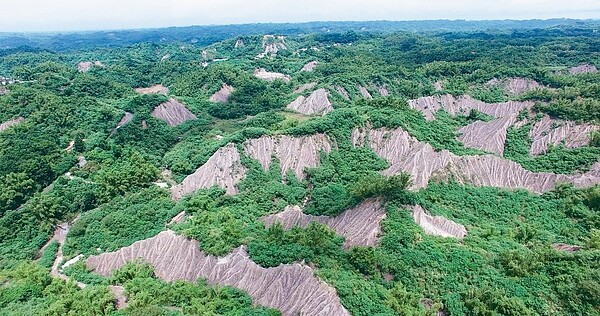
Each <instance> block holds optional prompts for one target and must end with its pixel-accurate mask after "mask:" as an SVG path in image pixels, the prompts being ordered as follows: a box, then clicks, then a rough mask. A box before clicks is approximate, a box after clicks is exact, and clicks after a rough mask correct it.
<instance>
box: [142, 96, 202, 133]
mask: <svg viewBox="0 0 600 316" xmlns="http://www.w3.org/2000/svg"><path fill="white" fill-rule="evenodd" d="M151 115H152V116H153V117H155V118H157V119H160V120H163V121H165V122H167V124H169V126H177V125H180V124H183V123H185V122H187V121H191V120H195V119H196V115H194V113H192V112H190V110H188V109H187V108H186V107H185V105H183V104H181V103H179V102H177V100H175V99H173V98H171V99H169V101H167V102H165V103H163V104H160V105H159V106H157V107H156V108H154V110H153V111H152V113H151Z"/></svg>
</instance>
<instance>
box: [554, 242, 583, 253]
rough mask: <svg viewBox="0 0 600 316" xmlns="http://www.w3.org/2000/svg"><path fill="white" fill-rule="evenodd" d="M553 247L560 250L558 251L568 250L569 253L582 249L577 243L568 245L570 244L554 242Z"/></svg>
mask: <svg viewBox="0 0 600 316" xmlns="http://www.w3.org/2000/svg"><path fill="white" fill-rule="evenodd" d="M552 248H554V249H556V250H558V251H564V252H568V253H575V252H577V251H580V250H581V247H580V246H575V245H568V244H560V243H559V244H553V245H552Z"/></svg>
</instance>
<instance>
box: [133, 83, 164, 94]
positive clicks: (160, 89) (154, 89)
mask: <svg viewBox="0 0 600 316" xmlns="http://www.w3.org/2000/svg"><path fill="white" fill-rule="evenodd" d="M135 92H137V93H139V94H164V95H167V94H168V93H169V88H167V87H165V86H163V85H162V84H157V85H154V86H151V87H148V88H136V89H135Z"/></svg>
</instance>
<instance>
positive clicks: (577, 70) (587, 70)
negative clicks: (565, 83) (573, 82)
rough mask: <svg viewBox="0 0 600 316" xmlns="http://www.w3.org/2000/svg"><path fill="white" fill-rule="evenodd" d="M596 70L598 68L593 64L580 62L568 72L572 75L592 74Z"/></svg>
mask: <svg viewBox="0 0 600 316" xmlns="http://www.w3.org/2000/svg"><path fill="white" fill-rule="evenodd" d="M596 72H598V69H597V68H596V66H594V65H590V64H581V65H578V66H575V67H572V68H571V69H569V73H570V74H572V75H578V74H592V73H596Z"/></svg>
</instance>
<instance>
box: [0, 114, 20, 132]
mask: <svg viewBox="0 0 600 316" xmlns="http://www.w3.org/2000/svg"><path fill="white" fill-rule="evenodd" d="M23 120H25V118H23V117H17V118H16V119H13V120H10V121H6V122H4V123H2V124H0V132H2V131H5V130H7V129H8V128H10V127H12V126H15V125H17V124H19V123H21V122H23Z"/></svg>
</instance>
